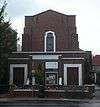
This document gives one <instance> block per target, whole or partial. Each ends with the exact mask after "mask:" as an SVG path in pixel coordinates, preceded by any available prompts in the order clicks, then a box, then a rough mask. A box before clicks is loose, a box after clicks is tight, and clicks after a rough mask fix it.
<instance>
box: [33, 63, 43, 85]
mask: <svg viewBox="0 0 100 107" xmlns="http://www.w3.org/2000/svg"><path fill="white" fill-rule="evenodd" d="M33 75H34V76H35V82H36V84H37V85H44V72H43V69H42V66H41V65H40V64H39V65H38V67H37V68H36V69H35V70H34V72H33Z"/></svg>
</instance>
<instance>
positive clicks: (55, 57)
mask: <svg viewBox="0 0 100 107" xmlns="http://www.w3.org/2000/svg"><path fill="white" fill-rule="evenodd" d="M32 59H36V60H46V59H47V60H51V59H56V60H57V59H59V55H32Z"/></svg>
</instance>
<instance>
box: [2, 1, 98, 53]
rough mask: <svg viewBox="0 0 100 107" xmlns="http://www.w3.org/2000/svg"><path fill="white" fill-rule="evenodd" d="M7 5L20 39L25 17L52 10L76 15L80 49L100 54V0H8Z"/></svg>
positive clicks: (9, 15)
mask: <svg viewBox="0 0 100 107" xmlns="http://www.w3.org/2000/svg"><path fill="white" fill-rule="evenodd" d="M1 1H3V0H1ZM7 3H8V5H7V9H6V10H7V13H8V17H10V19H11V23H12V27H13V28H14V29H16V30H17V32H18V36H19V37H21V35H22V33H23V27H24V16H28V15H35V14H37V13H40V12H43V11H46V10H48V9H52V10H55V11H58V12H61V13H64V14H66V15H70V14H71V15H76V26H77V33H78V37H79V45H80V48H81V49H83V50H88V51H92V52H93V54H100V0H7ZM19 43H21V40H20V42H19Z"/></svg>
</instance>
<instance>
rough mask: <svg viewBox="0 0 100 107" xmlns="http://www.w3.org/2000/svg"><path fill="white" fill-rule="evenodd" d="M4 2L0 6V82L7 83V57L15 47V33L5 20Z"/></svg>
mask: <svg viewBox="0 0 100 107" xmlns="http://www.w3.org/2000/svg"><path fill="white" fill-rule="evenodd" d="M6 5H7V4H6V2H5V3H4V5H3V6H2V7H1V8H0V84H2V83H8V77H9V73H8V57H9V55H10V54H11V52H12V51H16V49H17V33H16V31H15V30H13V29H12V28H11V26H10V22H9V21H5V20H4V18H5V8H6Z"/></svg>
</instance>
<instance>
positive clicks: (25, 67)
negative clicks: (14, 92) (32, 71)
mask: <svg viewBox="0 0 100 107" xmlns="http://www.w3.org/2000/svg"><path fill="white" fill-rule="evenodd" d="M14 67H23V68H24V85H25V84H26V81H27V74H28V72H27V71H28V69H27V64H10V81H9V84H13V72H14V71H13V68H14Z"/></svg>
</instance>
